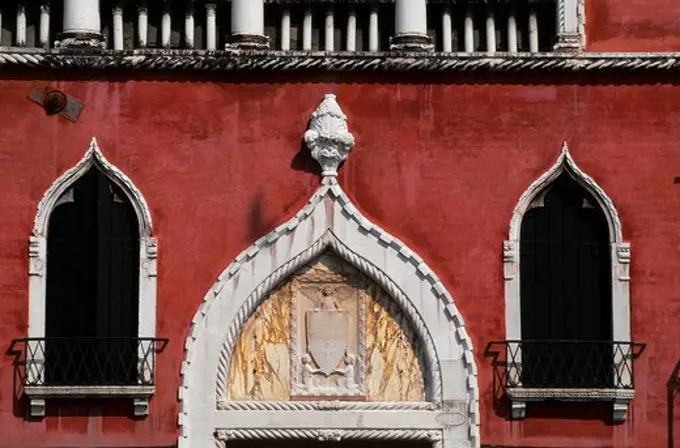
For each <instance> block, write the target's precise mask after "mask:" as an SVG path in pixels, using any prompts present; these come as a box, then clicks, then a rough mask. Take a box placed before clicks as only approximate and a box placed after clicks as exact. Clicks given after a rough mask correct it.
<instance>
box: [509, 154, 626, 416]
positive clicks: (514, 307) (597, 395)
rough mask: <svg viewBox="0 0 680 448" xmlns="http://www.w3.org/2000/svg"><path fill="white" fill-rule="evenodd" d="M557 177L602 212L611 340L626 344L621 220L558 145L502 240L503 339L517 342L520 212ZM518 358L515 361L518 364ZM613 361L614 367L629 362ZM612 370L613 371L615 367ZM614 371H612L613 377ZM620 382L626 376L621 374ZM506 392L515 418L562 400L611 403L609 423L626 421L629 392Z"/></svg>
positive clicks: (519, 332)
mask: <svg viewBox="0 0 680 448" xmlns="http://www.w3.org/2000/svg"><path fill="white" fill-rule="evenodd" d="M562 173H567V174H568V175H569V176H570V177H571V178H572V179H573V180H574V181H576V182H577V183H578V184H579V185H581V186H582V187H583V188H584V189H585V190H586V191H588V192H589V193H590V194H591V195H592V196H593V197H594V198H595V200H596V201H597V204H598V206H599V207H600V209H601V210H602V211H603V213H604V215H605V217H606V220H607V225H608V229H609V247H610V256H611V282H612V283H611V295H612V297H611V298H612V340H613V341H616V342H631V329H630V244H629V243H627V242H624V241H623V236H622V233H621V222H620V220H619V215H618V213H617V211H616V208H615V207H614V204H613V202H612V200H611V199H610V198H609V196H607V194H606V193H605V191H604V190H603V189H602V188H601V187H600V186H599V185H598V184H597V183H596V182H595V181H594V180H593V179H592V178H591V177H590V176H588V175H587V174H586V173H584V172H583V171H582V170H581V169H580V168H579V167H578V166H577V165H576V163H575V162H574V160H573V158H572V157H571V154H570V153H569V148H568V147H567V143H566V142H564V143H563V145H562V151H561V152H560V155H559V157H558V158H557V160H556V161H555V163H554V164H553V165H552V167H551V168H550V169H549V170H548V171H546V172H545V173H544V174H543V175H542V176H540V177H539V178H538V179H536V180H535V181H534V182H533V183H532V184H531V185H530V186H529V188H527V190H526V191H524V193H523V194H522V196H521V197H520V199H519V202H518V203H517V206H516V207H515V210H514V212H513V214H512V220H511V222H510V231H509V235H508V240H506V241H504V242H503V271H504V282H505V335H506V340H509V341H519V340H522V322H521V298H520V291H521V290H520V234H521V226H522V220H523V218H524V215H525V213H526V212H527V211H528V210H529V209H531V205H532V203H533V202H534V200H535V199H537V198H539V196H540V195H541V194H542V193H544V192H545V190H546V188H549V186H550V185H551V184H552V182H553V181H555V179H557V177H558V176H560V175H561V174H562ZM519 355H520V357H516V358H515V359H516V360H517V361H518V362H519V363H521V353H520V354H519ZM617 358H619V359H614V363H615V365H618V364H620V363H623V362H632V361H631V360H627V359H623V357H621V356H617ZM614 369H615V368H614ZM506 373H507V376H508V379H513V383H514V384H518V383H519V381H518V378H519V372H517V371H514V370H513V368H511V367H509V368H508V370H507V372H506ZM614 373H615V372H614V371H612V374H614ZM621 377H622V380H623V381H629V380H630V378H629V375H628V374H627V373H626V372H624V373H623V374H621ZM506 394H507V395H508V398H509V399H510V402H511V415H512V417H513V418H514V419H522V418H524V417H525V416H526V402H527V401H543V400H549V399H557V400H563V401H589V400H592V401H596V400H597V401H612V402H613V421H614V422H617V423H618V422H622V421H624V420H625V418H626V415H627V412H628V405H629V403H630V401H631V400H632V399H633V395H634V391H633V390H631V389H529V388H526V389H524V388H522V387H521V386H520V387H509V388H508V389H506Z"/></svg>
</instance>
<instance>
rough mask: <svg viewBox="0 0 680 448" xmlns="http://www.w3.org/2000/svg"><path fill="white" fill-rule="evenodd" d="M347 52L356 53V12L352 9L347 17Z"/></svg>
mask: <svg viewBox="0 0 680 448" xmlns="http://www.w3.org/2000/svg"><path fill="white" fill-rule="evenodd" d="M345 49H346V50H347V51H357V11H356V9H354V7H350V10H349V14H348V15H347V42H346V43H345Z"/></svg>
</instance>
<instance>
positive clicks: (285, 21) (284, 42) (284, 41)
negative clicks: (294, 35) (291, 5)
mask: <svg viewBox="0 0 680 448" xmlns="http://www.w3.org/2000/svg"><path fill="white" fill-rule="evenodd" d="M281 49H282V50H283V51H288V50H290V9H288V8H285V9H284V10H283V12H282V13H281Z"/></svg>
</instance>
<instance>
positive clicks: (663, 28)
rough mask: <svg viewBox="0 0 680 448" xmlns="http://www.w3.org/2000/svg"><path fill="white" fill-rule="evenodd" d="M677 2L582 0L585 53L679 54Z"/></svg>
mask: <svg viewBox="0 0 680 448" xmlns="http://www.w3.org/2000/svg"><path fill="white" fill-rule="evenodd" d="M678 17H680V2H678V1H677V0H586V34H587V36H588V51H680V20H678Z"/></svg>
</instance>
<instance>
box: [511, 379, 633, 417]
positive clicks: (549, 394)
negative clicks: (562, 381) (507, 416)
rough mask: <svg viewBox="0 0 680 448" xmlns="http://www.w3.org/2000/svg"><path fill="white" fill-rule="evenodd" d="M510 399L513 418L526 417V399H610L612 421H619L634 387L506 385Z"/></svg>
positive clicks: (630, 398)
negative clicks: (528, 386) (534, 386)
mask: <svg viewBox="0 0 680 448" xmlns="http://www.w3.org/2000/svg"><path fill="white" fill-rule="evenodd" d="M505 393H506V395H507V397H508V398H509V399H510V405H511V415H512V418H513V419H515V420H521V419H523V418H525V417H526V403H527V402H528V401H550V400H555V401H576V402H584V401H611V402H612V403H613V421H614V423H621V422H623V421H625V419H626V415H627V414H628V404H629V403H630V402H631V401H632V400H633V396H634V395H635V390H634V389H562V388H524V387H508V388H507V389H506V390H505Z"/></svg>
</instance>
